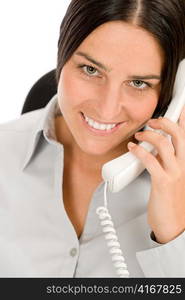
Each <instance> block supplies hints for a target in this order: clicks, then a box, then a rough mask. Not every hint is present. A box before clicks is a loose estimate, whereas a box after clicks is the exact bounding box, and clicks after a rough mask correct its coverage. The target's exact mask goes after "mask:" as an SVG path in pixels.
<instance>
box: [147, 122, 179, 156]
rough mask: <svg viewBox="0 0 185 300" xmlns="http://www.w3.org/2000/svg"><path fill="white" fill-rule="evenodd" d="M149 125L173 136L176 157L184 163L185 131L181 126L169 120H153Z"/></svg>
mask: <svg viewBox="0 0 185 300" xmlns="http://www.w3.org/2000/svg"><path fill="white" fill-rule="evenodd" d="M148 125H149V126H150V127H152V128H154V129H160V130H162V131H164V132H165V133H167V134H169V135H170V136H171V142H172V144H173V147H174V150H175V155H176V157H177V158H179V159H180V160H183V161H184V149H185V131H184V130H183V129H182V128H181V127H180V126H179V124H177V123H174V122H172V121H170V120H169V119H167V118H159V119H151V120H150V121H148Z"/></svg>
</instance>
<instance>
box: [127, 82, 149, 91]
mask: <svg viewBox="0 0 185 300" xmlns="http://www.w3.org/2000/svg"><path fill="white" fill-rule="evenodd" d="M131 83H132V84H131V86H133V87H134V88H136V89H138V90H144V89H146V88H147V87H150V86H151V85H150V84H149V83H147V82H144V81H142V80H132V81H131Z"/></svg>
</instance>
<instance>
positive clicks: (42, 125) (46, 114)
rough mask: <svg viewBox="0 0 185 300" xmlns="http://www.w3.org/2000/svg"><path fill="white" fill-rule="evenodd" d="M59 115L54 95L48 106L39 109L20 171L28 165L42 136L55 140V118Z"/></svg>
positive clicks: (56, 97)
mask: <svg viewBox="0 0 185 300" xmlns="http://www.w3.org/2000/svg"><path fill="white" fill-rule="evenodd" d="M57 115H61V110H60V108H59V105H58V96H57V94H55V95H54V96H53V97H52V98H51V100H50V101H49V102H48V104H47V105H46V106H45V107H44V108H42V109H41V115H40V118H39V121H38V122H36V124H35V125H33V130H32V132H31V134H30V138H29V141H28V146H27V151H26V156H25V158H24V161H23V166H22V170H24V169H25V168H26V166H27V165H28V164H29V162H30V160H31V157H32V155H33V153H34V151H35V149H36V147H37V144H38V142H39V140H40V138H41V136H42V135H44V136H46V135H47V136H48V135H49V136H50V137H52V138H53V139H55V140H56V135H55V123H54V119H55V116H57Z"/></svg>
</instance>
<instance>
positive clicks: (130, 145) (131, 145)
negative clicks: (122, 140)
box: [127, 142, 136, 149]
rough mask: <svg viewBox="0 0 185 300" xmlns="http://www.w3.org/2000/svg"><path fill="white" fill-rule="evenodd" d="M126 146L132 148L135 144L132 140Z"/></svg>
mask: <svg viewBox="0 0 185 300" xmlns="http://www.w3.org/2000/svg"><path fill="white" fill-rule="evenodd" d="M127 146H128V148H129V149H132V148H134V147H135V146H136V144H134V143H132V142H129V143H128V144H127Z"/></svg>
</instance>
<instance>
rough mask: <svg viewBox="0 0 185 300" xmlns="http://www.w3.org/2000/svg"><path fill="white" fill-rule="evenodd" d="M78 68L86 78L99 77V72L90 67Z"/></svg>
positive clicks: (81, 66)
mask: <svg viewBox="0 0 185 300" xmlns="http://www.w3.org/2000/svg"><path fill="white" fill-rule="evenodd" d="M79 68H80V69H82V71H83V73H85V74H86V75H88V76H91V77H95V76H97V75H99V71H98V70H97V69H96V68H94V67H92V66H89V65H79Z"/></svg>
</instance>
